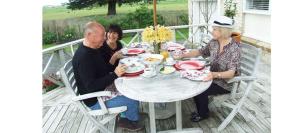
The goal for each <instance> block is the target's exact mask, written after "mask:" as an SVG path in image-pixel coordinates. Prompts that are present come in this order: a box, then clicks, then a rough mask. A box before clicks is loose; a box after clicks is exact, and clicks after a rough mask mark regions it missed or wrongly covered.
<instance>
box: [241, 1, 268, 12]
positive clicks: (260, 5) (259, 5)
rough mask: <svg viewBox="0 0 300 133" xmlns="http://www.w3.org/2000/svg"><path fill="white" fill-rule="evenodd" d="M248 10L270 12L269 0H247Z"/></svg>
mask: <svg viewBox="0 0 300 133" xmlns="http://www.w3.org/2000/svg"><path fill="white" fill-rule="evenodd" d="M246 9H247V10H262V11H268V10H269V0H246Z"/></svg>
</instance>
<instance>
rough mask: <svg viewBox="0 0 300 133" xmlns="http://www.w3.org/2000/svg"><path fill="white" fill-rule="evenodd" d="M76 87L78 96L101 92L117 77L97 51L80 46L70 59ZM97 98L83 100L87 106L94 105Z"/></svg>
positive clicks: (111, 67)
mask: <svg viewBox="0 0 300 133" xmlns="http://www.w3.org/2000/svg"><path fill="white" fill-rule="evenodd" d="M72 65H73V69H74V76H75V79H76V85H77V87H78V91H79V94H80V95H83V94H88V93H92V92H97V91H103V90H104V89H105V88H106V86H108V85H110V84H112V83H113V82H114V80H115V79H116V78H118V76H117V75H116V74H115V73H114V72H112V71H113V66H112V65H110V64H109V63H106V62H105V61H104V59H103V57H102V54H101V53H100V51H99V49H92V48H89V47H86V46H84V45H83V44H80V45H79V47H78V49H77V51H76V52H75V55H74V57H73V59H72ZM96 102H97V98H91V99H87V100H84V103H85V104H86V105H87V106H89V107H90V106H92V105H94V104H96Z"/></svg>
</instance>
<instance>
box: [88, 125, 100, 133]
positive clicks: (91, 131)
mask: <svg viewBox="0 0 300 133" xmlns="http://www.w3.org/2000/svg"><path fill="white" fill-rule="evenodd" d="M97 131H99V130H98V129H97V128H96V127H95V126H94V127H93V128H92V129H91V130H90V133H97Z"/></svg>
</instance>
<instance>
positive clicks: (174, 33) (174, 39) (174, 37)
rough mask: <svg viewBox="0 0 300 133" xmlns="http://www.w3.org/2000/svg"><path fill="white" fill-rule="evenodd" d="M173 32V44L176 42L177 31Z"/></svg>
mask: <svg viewBox="0 0 300 133" xmlns="http://www.w3.org/2000/svg"><path fill="white" fill-rule="evenodd" d="M171 31H172V34H173V38H172V41H173V42H176V29H173V30H171Z"/></svg>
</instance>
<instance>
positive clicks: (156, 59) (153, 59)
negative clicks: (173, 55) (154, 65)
mask: <svg viewBox="0 0 300 133" xmlns="http://www.w3.org/2000/svg"><path fill="white" fill-rule="evenodd" d="M145 61H149V62H156V61H159V59H158V58H153V57H148V58H146V59H145Z"/></svg>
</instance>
